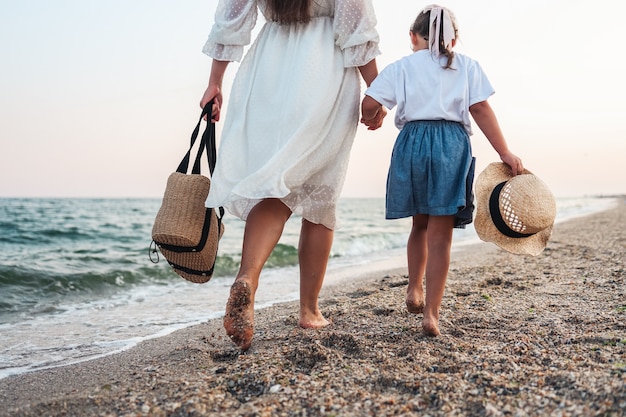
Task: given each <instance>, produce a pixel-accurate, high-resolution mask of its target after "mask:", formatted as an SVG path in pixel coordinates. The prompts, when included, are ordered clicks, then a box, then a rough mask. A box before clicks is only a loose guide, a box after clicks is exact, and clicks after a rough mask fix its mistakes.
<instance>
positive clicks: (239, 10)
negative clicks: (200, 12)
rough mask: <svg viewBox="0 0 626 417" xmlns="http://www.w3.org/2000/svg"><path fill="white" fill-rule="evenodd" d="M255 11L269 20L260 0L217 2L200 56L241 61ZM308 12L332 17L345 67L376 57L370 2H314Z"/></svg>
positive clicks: (373, 22) (255, 14)
mask: <svg viewBox="0 0 626 417" xmlns="http://www.w3.org/2000/svg"><path fill="white" fill-rule="evenodd" d="M257 8H258V9H260V10H261V13H262V14H263V16H264V17H265V19H266V20H270V17H269V14H268V13H267V5H266V4H265V2H264V1H263V0H220V1H219V3H218V5H217V10H216V12H215V23H214V24H213V28H212V29H211V33H210V34H209V39H208V40H207V42H206V43H205V45H204V48H203V49H202V52H204V53H205V54H206V55H208V56H210V57H211V58H214V59H217V60H219V61H241V59H242V56H243V49H244V46H246V45H248V44H250V41H251V32H252V29H253V28H254V26H255V25H256V21H257V15H258V12H257ZM311 12H312V16H313V17H314V18H315V17H324V16H326V17H334V19H333V29H334V33H335V44H336V45H337V46H338V47H339V48H340V49H341V50H342V51H343V54H344V66H345V67H358V66H361V65H365V64H367V63H368V62H370V61H371V60H372V59H374V58H375V57H376V56H377V55H379V54H380V51H379V50H378V46H377V44H378V40H379V38H378V32H377V31H376V29H375V27H376V15H375V13H374V7H373V6H372V2H371V0H318V1H315V2H313V3H312V10H311Z"/></svg>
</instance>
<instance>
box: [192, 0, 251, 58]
mask: <svg viewBox="0 0 626 417" xmlns="http://www.w3.org/2000/svg"><path fill="white" fill-rule="evenodd" d="M256 19H257V0H219V3H218V5H217V9H216V11H215V23H214V24H213V28H211V33H210V34H209V39H208V40H207V41H206V43H205V44H204V47H203V48H202V52H203V53H205V54H206V55H208V56H210V57H211V58H214V59H217V60H220V61H241V58H242V57H243V47H244V46H245V45H248V44H249V43H250V39H251V32H252V29H253V28H254V25H255V24H256Z"/></svg>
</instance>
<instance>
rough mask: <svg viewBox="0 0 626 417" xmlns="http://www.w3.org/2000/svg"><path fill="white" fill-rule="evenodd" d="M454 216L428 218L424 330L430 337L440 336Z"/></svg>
mask: <svg viewBox="0 0 626 417" xmlns="http://www.w3.org/2000/svg"><path fill="white" fill-rule="evenodd" d="M453 228H454V216H430V217H429V218H428V232H427V240H428V261H427V263H426V303H425V305H424V319H423V321H422V329H423V330H424V333H425V334H427V335H428V336H438V335H439V333H440V332H439V309H440V308H441V300H442V299H443V293H444V291H445V288H446V279H447V277H448V268H449V267H450V248H451V246H452V230H453Z"/></svg>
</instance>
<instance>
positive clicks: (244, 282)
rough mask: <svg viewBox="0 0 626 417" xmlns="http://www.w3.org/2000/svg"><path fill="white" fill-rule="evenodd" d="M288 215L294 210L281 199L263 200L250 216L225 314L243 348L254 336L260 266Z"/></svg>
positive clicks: (228, 329)
mask: <svg viewBox="0 0 626 417" xmlns="http://www.w3.org/2000/svg"><path fill="white" fill-rule="evenodd" d="M289 216H291V211H290V210H289V208H288V207H287V206H285V205H284V204H283V203H282V202H281V201H280V200H278V199H267V200H263V201H261V202H260V203H259V204H257V205H256V206H255V207H254V208H253V209H252V211H250V214H249V215H248V219H247V221H246V227H245V231H244V236H243V248H242V253H241V265H240V266H239V273H238V274H237V278H236V279H235V282H234V283H233V285H232V287H231V289H230V297H229V298H228V303H227V304H226V314H225V315H224V327H225V328H226V333H227V334H228V336H229V337H230V338H231V340H232V341H233V342H234V343H235V344H236V345H237V346H238V347H239V348H240V349H241V350H243V351H246V350H248V349H249V348H250V345H251V344H252V337H253V335H254V294H255V293H256V290H257V288H258V286H259V276H260V275H261V269H262V268H263V265H264V264H265V261H266V260H267V258H268V257H269V256H270V254H271V253H272V250H273V249H274V247H275V246H276V243H278V240H279V239H280V236H281V235H282V233H283V228H284V226H285V222H286V221H287V220H288V219H289Z"/></svg>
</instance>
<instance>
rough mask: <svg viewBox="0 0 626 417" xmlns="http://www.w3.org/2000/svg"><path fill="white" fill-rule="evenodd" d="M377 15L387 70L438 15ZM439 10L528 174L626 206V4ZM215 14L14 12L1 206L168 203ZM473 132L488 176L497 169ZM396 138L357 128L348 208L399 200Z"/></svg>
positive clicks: (1, 28) (102, 8) (121, 8)
mask: <svg viewBox="0 0 626 417" xmlns="http://www.w3.org/2000/svg"><path fill="white" fill-rule="evenodd" d="M373 3H374V8H375V9H376V13H377V19H378V25H377V29H378V32H379V34H380V39H381V42H380V48H381V50H382V55H381V56H379V58H378V66H379V68H380V69H382V68H384V67H385V66H386V65H388V64H389V63H391V62H393V61H395V60H397V59H399V58H401V57H402V56H404V55H407V54H409V53H410V43H409V37H408V28H409V26H410V24H411V23H412V21H413V20H414V18H415V16H416V15H417V14H418V12H419V11H420V9H421V8H423V7H424V6H426V5H428V4H429V3H428V2H423V3H422V2H415V1H408V0H373ZM441 4H443V5H445V6H447V7H449V8H451V9H452V10H453V12H454V13H455V14H456V16H457V21H458V24H459V36H460V39H459V43H458V44H457V46H456V48H455V50H456V51H457V52H460V53H465V54H467V55H469V56H471V57H473V58H474V59H476V60H478V61H479V62H480V64H481V66H482V67H483V69H484V71H485V72H486V74H487V76H488V77H489V79H490V81H491V83H492V85H493V86H494V88H495V90H496V94H495V95H494V96H492V97H491V98H490V99H489V102H490V104H491V106H492V107H493V109H494V110H495V112H496V115H497V117H498V120H499V122H500V125H501V128H502V130H503V132H504V134H505V137H506V139H507V141H508V144H509V147H510V149H511V150H512V151H513V152H514V153H515V154H517V155H518V156H520V157H521V158H522V160H523V162H524V165H525V167H526V168H527V169H529V170H530V171H532V172H533V173H535V174H536V175H537V176H539V177H540V178H541V179H542V180H543V181H544V182H545V183H546V184H547V185H548V186H549V187H550V189H551V190H552V191H553V193H554V194H555V195H556V196H557V197H578V196H585V195H611V194H624V193H626V186H625V185H624V179H625V178H626V175H625V174H626V169H625V168H624V162H623V160H624V159H625V158H626V140H625V139H626V123H625V122H624V119H625V118H626V101H625V100H626V82H625V81H624V76H623V73H624V70H623V67H622V65H621V61H622V58H621V57H622V56H623V54H622V53H621V50H622V48H623V46H622V42H623V38H624V33H623V32H624V30H623V19H624V16H625V13H624V12H626V4H625V5H622V3H621V2H616V1H613V0H611V1H608V0H599V1H595V2H588V1H584V2H583V1H577V0H567V1H566V0H523V1H496V0H472V1H467V0H449V1H447V2H443V3H441ZM216 5H217V0H183V1H178V2H173V1H171V0H131V1H129V0H107V1H105V2H104V1H96V0H55V1H50V0H19V1H16V0H0V51H1V52H0V53H1V55H2V56H1V58H0V74H1V76H0V197H161V196H162V193H163V190H164V188H165V182H166V179H167V176H168V175H169V174H170V173H171V172H172V171H174V170H175V169H176V167H177V165H178V163H179V162H180V159H181V158H182V156H183V155H184V153H185V152H186V150H187V146H188V141H189V137H190V134H191V131H192V130H193V127H194V126H195V123H196V122H197V119H198V117H199V111H200V109H199V107H198V102H199V100H200V97H201V95H202V93H203V92H204V88H205V87H206V84H207V80H208V74H209V69H210V63H211V60H210V58H208V57H207V56H205V55H203V54H202V52H201V50H202V46H203V45H204V42H205V41H206V38H207V36H208V33H209V32H210V29H211V25H212V22H213V16H214V12H215V8H216ZM261 24H262V21H261V20H260V21H259V23H258V27H257V29H256V30H255V32H258V29H259V27H260V25H261ZM237 66H238V65H237V64H233V65H230V66H229V68H228V72H227V74H226V79H225V82H224V89H225V93H226V97H227V95H228V92H229V87H230V84H231V82H232V78H233V76H234V74H235V72H236V70H237ZM217 129H218V136H219V131H220V125H219V124H218V127H217ZM474 130H475V134H474V135H473V136H472V145H473V149H474V155H475V156H476V158H477V174H478V173H479V172H480V171H481V170H482V169H483V168H484V167H485V166H486V165H487V164H489V163H490V162H495V161H498V160H499V159H498V155H497V154H496V153H495V151H493V149H492V148H491V146H490V145H489V143H488V141H487V140H486V138H485V137H484V136H483V135H482V134H481V133H480V131H479V129H478V128H477V127H476V126H475V125H474ZM396 135H397V129H396V128H395V126H394V125H393V112H390V113H389V115H388V116H387V118H386V120H385V125H384V126H383V128H381V129H379V130H377V131H375V132H370V131H367V130H366V129H365V128H364V127H363V126H361V127H359V129H358V132H357V136H356V139H355V144H354V147H353V151H352V156H351V160H350V166H349V169H348V175H347V178H346V182H345V186H344V190H343V193H342V196H344V197H383V196H384V195H385V181H386V175H387V168H388V164H389V158H390V155H391V149H392V147H393V143H394V140H395V138H396Z"/></svg>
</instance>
